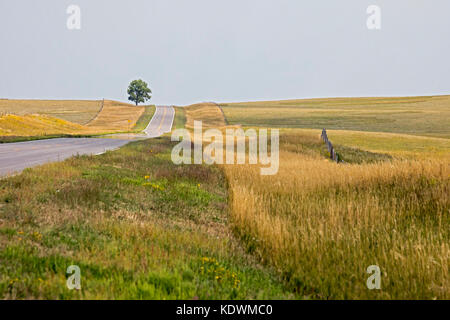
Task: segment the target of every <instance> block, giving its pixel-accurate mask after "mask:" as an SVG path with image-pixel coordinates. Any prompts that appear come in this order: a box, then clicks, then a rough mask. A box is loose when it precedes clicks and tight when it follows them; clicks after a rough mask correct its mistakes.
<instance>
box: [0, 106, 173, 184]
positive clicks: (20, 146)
mask: <svg viewBox="0 0 450 320" xmlns="http://www.w3.org/2000/svg"><path fill="white" fill-rule="evenodd" d="M174 115H175V110H174V109H173V108H172V107H157V108H156V111H155V114H154V116H153V118H152V120H151V121H150V123H149V124H148V126H147V128H146V129H145V131H144V132H145V134H141V135H138V134H136V135H127V134H124V135H123V134H122V135H117V136H114V137H113V136H110V138H102V139H99V138H58V139H48V140H35V141H26V142H16V143H5V144H0V176H6V175H10V174H13V173H17V172H20V171H22V170H23V169H25V168H29V167H33V166H36V165H40V164H44V163H47V162H54V161H62V160H65V159H67V158H70V157H72V156H74V155H77V154H79V155H83V154H100V153H103V152H106V151H108V150H113V149H116V148H119V147H121V146H123V145H125V144H127V143H128V142H130V140H137V139H147V138H152V137H157V136H160V135H162V134H164V133H166V132H170V131H171V129H172V123H173V118H174Z"/></svg>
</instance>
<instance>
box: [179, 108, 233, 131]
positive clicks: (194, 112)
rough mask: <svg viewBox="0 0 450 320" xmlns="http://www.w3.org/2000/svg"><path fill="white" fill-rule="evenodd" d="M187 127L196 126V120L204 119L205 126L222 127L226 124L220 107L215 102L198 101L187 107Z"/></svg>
mask: <svg viewBox="0 0 450 320" xmlns="http://www.w3.org/2000/svg"><path fill="white" fill-rule="evenodd" d="M185 113H186V128H188V129H193V128H194V120H198V121H202V122H203V127H204V128H208V127H209V128H221V127H224V126H226V122H225V119H224V117H223V115H222V111H221V110H220V108H219V107H218V106H217V105H215V104H214V103H198V104H194V105H191V106H189V107H186V108H185Z"/></svg>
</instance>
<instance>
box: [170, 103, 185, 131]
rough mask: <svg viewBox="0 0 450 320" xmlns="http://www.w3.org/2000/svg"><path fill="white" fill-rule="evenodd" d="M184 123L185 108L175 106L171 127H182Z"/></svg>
mask: <svg viewBox="0 0 450 320" xmlns="http://www.w3.org/2000/svg"><path fill="white" fill-rule="evenodd" d="M185 123H186V113H185V109H184V108H182V107H175V118H174V120H173V128H174V129H181V128H184V124H185Z"/></svg>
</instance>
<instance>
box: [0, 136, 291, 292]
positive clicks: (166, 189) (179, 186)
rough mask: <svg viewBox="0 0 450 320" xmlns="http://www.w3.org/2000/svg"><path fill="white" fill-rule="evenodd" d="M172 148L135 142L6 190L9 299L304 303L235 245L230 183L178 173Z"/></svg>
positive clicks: (200, 173)
mask: <svg viewBox="0 0 450 320" xmlns="http://www.w3.org/2000/svg"><path fill="white" fill-rule="evenodd" d="M172 146H173V143H172V142H170V137H168V136H164V137H161V138H157V139H149V140H144V141H138V142H132V143H130V144H128V145H127V146H125V147H123V148H121V149H119V150H116V151H113V152H107V153H105V154H103V155H101V156H97V157H93V156H78V157H73V158H70V159H68V160H66V161H64V162H60V163H54V164H46V165H43V166H40V167H36V168H32V169H26V170H24V172H23V173H22V174H20V175H17V176H14V177H10V178H7V179H3V180H1V181H0V298H3V299H34V298H37V299H196V298H199V299H256V298H259V299H266V298H267V299H276V298H281V299H284V298H296V296H295V295H294V294H292V293H290V292H289V291H288V289H286V287H285V286H284V284H283V282H282V281H281V280H280V279H279V278H278V277H277V276H276V273H274V272H272V271H271V270H270V269H268V268H266V267H262V266H261V265H259V264H258V263H257V262H256V261H255V260H254V259H253V258H252V256H250V255H248V254H247V253H246V252H245V251H244V250H243V249H242V248H241V246H240V244H239V242H238V241H236V240H235V239H234V237H233V236H232V233H231V232H230V230H229V229H228V226H227V225H228V224H227V219H228V214H227V210H228V209H227V192H226V187H225V185H226V181H225V178H224V176H223V175H222V173H221V171H220V170H219V169H218V168H216V167H211V166H205V165H182V166H176V165H174V164H173V163H172V161H171V160H170V153H171V149H172ZM70 265H78V266H79V267H80V269H81V286H82V288H81V290H79V291H77V290H72V291H71V290H69V289H68V288H67V287H66V280H67V276H68V275H66V269H67V267H69V266H70Z"/></svg>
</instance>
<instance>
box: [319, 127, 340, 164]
mask: <svg viewBox="0 0 450 320" xmlns="http://www.w3.org/2000/svg"><path fill="white" fill-rule="evenodd" d="M320 137H321V138H322V140H323V141H324V142H325V144H326V145H327V148H328V152H329V153H330V159H331V160H333V161H336V163H339V155H338V154H337V153H336V150H334V147H333V144H332V143H331V141H330V140H329V139H328V135H327V130H325V129H323V130H322V134H321V136H320Z"/></svg>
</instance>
